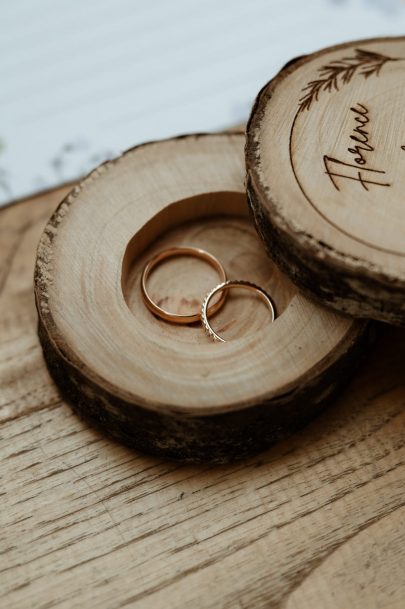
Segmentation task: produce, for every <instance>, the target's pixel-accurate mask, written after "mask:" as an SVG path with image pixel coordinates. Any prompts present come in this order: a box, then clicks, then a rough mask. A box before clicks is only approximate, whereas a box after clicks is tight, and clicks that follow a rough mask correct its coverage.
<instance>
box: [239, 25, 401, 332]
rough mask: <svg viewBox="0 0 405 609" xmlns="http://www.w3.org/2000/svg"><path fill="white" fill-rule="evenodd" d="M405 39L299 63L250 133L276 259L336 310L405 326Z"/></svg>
mask: <svg viewBox="0 0 405 609" xmlns="http://www.w3.org/2000/svg"><path fill="white" fill-rule="evenodd" d="M404 85H405V38H403V37H401V38H380V39H373V40H362V41H355V42H350V43H346V44H343V45H339V46H335V47H331V48H327V49H323V50H322V51H319V52H318V53H314V54H312V55H308V56H307V57H302V58H299V59H298V60H296V61H293V62H290V63H289V64H287V66H286V67H285V68H284V69H283V70H281V72H279V74H277V76H276V77H275V78H274V79H273V80H272V81H270V82H269V83H268V84H267V85H266V86H265V87H264V88H263V89H262V91H261V92H260V94H259V96H258V98H257V100H256V104H255V106H254V108H253V111H252V114H251V118H250V122H249V125H248V130H247V145H246V163H247V190H248V196H249V201H250V204H251V208H252V210H253V213H254V216H255V218H256V223H257V225H258V228H259V231H260V232H261V234H262V237H263V239H264V241H265V242H266V243H267V245H268V252H269V254H270V256H271V257H272V258H273V260H275V261H276V262H277V264H278V265H279V266H280V267H281V268H282V269H283V271H284V272H285V273H286V274H287V275H288V276H289V277H290V278H291V279H292V280H293V281H294V282H295V283H296V285H297V286H299V287H300V289H302V290H303V291H305V293H307V294H308V295H310V296H311V297H313V298H316V299H317V300H318V301H319V302H321V303H322V304H326V305H328V306H330V307H333V308H335V309H336V310H338V311H343V312H345V313H348V314H350V315H352V316H356V317H363V318H366V317H368V318H372V319H377V320H382V321H386V322H389V323H393V324H398V325H405V205H404V201H403V197H404V191H405V110H404V108H405V104H404Z"/></svg>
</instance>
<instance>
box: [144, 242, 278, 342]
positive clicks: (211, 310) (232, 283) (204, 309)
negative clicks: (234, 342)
mask: <svg viewBox="0 0 405 609" xmlns="http://www.w3.org/2000/svg"><path fill="white" fill-rule="evenodd" d="M175 256H193V257H195V258H200V259H201V260H204V261H205V262H207V263H208V264H210V265H211V266H212V267H213V268H214V269H215V270H216V271H217V273H218V275H219V277H220V280H221V282H220V283H219V284H218V285H217V286H216V287H215V288H214V289H213V290H211V291H210V292H209V293H208V294H207V295H206V297H205V298H204V300H203V301H202V304H201V311H198V312H196V313H192V314H189V315H185V314H179V313H171V312H170V311H166V309H163V308H162V307H160V306H159V305H158V304H157V303H156V302H155V301H154V300H152V298H151V297H150V295H149V293H148V290H147V281H148V278H149V276H150V274H151V272H152V271H153V269H155V268H156V267H157V266H158V265H159V264H160V263H161V262H163V260H167V259H168V258H173V257H175ZM231 288H243V289H246V290H250V291H253V292H256V293H257V294H258V295H259V296H260V297H261V298H262V300H263V301H264V302H265V304H266V305H267V306H268V308H269V310H270V313H271V321H272V322H273V321H274V319H275V317H276V312H275V307H274V305H273V301H272V299H271V298H270V296H269V294H267V292H266V291H265V290H264V289H263V288H261V287H260V286H258V285H256V284H254V283H252V282H250V281H244V280H240V279H237V280H228V279H227V277H226V273H225V269H224V267H223V266H222V264H221V263H220V261H219V260H218V259H217V258H216V257H215V256H213V255H212V254H210V253H209V252H207V251H205V250H203V249H200V248H198V247H172V248H170V249H167V250H164V251H162V252H159V254H157V255H156V256H154V257H153V258H152V259H151V260H149V262H148V263H147V264H146V266H145V268H144V270H143V273H142V277H141V292H142V296H143V300H144V302H145V304H146V306H147V307H148V309H149V310H150V311H152V313H154V314H155V315H157V317H160V318H161V319H164V320H165V321H168V322H170V323H176V324H191V323H194V322H196V321H201V322H202V325H203V327H204V329H205V331H206V333H207V335H208V336H209V337H210V338H212V339H213V340H214V341H220V342H225V339H223V338H222V337H221V336H219V334H217V333H216V332H215V331H214V330H213V328H212V326H211V325H210V323H209V321H208V318H209V317H211V316H212V315H215V313H217V312H218V311H219V310H220V309H221V308H222V307H223V306H224V304H225V301H226V298H227V295H228V291H229V290H230V289H231ZM217 294H218V295H219V298H218V300H217V301H216V302H215V303H213V304H212V305H210V302H211V301H212V299H213V298H214V297H215V296H216V295H217Z"/></svg>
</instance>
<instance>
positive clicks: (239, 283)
mask: <svg viewBox="0 0 405 609" xmlns="http://www.w3.org/2000/svg"><path fill="white" fill-rule="evenodd" d="M230 288H243V289H246V290H250V291H251V292H257V293H258V294H259V296H260V297H261V298H262V300H264V302H265V303H266V304H267V306H268V307H269V309H270V312H271V321H272V322H273V321H274V320H275V318H276V310H275V307H274V304H273V301H272V299H271V298H270V296H269V295H268V294H267V292H266V291H265V290H263V288H261V287H260V286H258V285H256V284H255V283H251V282H250V281H243V280H237V279H235V280H229V281H224V282H223V283H220V284H219V285H217V286H216V287H215V288H214V289H213V290H211V292H209V293H208V294H207V296H206V297H205V299H204V301H203V303H202V307H201V321H202V324H203V326H204V330H205V332H206V333H207V334H208V336H209V337H210V338H212V340H214V341H220V342H221V343H225V342H226V341H225V339H224V338H222V337H221V336H219V334H217V333H216V332H215V331H214V330H213V329H212V327H211V326H210V323H209V321H208V315H207V312H208V311H209V309H208V305H209V303H210V300H211V298H213V297H214V296H215V294H218V293H219V292H222V293H223V294H224V293H226V292H227V291H228V290H229V289H230Z"/></svg>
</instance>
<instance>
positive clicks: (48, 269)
mask: <svg viewBox="0 0 405 609" xmlns="http://www.w3.org/2000/svg"><path fill="white" fill-rule="evenodd" d="M243 146H244V136H243V135H242V134H232V135H230V134H222V135H221V134H218V135H205V136H194V135H192V136H187V137H182V138H177V139H173V140H166V141H162V142H154V143H150V144H146V145H143V146H139V147H137V148H135V149H133V150H130V151H128V152H127V153H125V154H124V155H123V156H122V157H120V158H119V159H117V160H115V161H113V162H109V163H107V164H105V165H102V166H101V167H99V168H98V169H96V170H95V171H94V172H93V173H92V174H91V175H90V176H89V177H87V178H86V179H84V180H83V181H82V183H81V184H80V185H79V186H77V187H76V188H74V189H73V190H72V192H71V193H70V194H69V195H68V197H67V198H66V199H65V200H64V201H63V202H62V203H61V205H60V206H59V207H58V209H57V210H56V212H55V213H54V215H53V216H52V218H51V219H50V221H49V223H48V225H47V227H46V229H45V231H44V233H43V235H42V238H41V241H40V244H39V248H38V254H37V263H36V273H35V296H36V304H37V309H38V315H39V336H40V340H41V343H42V346H43V350H44V354H45V358H46V361H47V364H48V367H49V370H50V372H51V374H52V376H53V378H54V379H55V381H56V383H57V384H58V386H59V387H60V389H61V392H62V394H63V395H64V396H65V397H66V398H68V400H69V401H70V402H71V403H72V404H73V405H74V406H75V408H76V409H77V410H78V411H79V412H80V414H82V415H83V416H85V417H86V418H87V419H89V420H90V421H91V422H92V423H93V424H95V425H97V426H99V427H101V428H102V429H103V430H105V431H106V432H108V433H110V434H112V435H113V436H114V437H116V438H117V439H119V440H120V441H122V442H125V443H126V444H129V445H132V446H134V447H137V448H141V449H143V450H145V451H148V452H153V453H157V454H160V455H164V456H167V457H171V458H177V459H183V460H188V461H211V462H223V461H227V460H229V459H232V458H240V457H243V456H245V455H247V454H249V453H251V452H254V451H256V450H259V449H261V448H264V447H266V446H268V445H269V444H271V443H272V442H274V441H275V440H277V439H279V438H280V437H282V436H285V435H286V434H288V433H291V432H292V431H294V430H295V429H297V428H298V427H299V426H300V425H302V424H303V423H304V422H306V421H307V420H308V419H309V418H310V417H311V416H313V415H314V414H315V413H316V412H318V411H319V410H320V409H321V408H322V406H324V405H325V404H326V403H327V401H328V400H329V399H330V398H331V396H332V395H334V394H335V392H336V391H337V389H338V388H339V387H340V386H341V385H342V384H343V383H345V381H346V380H347V378H348V375H349V374H350V372H352V370H353V369H354V366H355V361H356V359H357V356H358V353H359V349H360V348H361V345H362V343H363V341H362V338H363V336H364V324H363V323H361V322H358V321H355V320H353V319H349V318H347V317H344V316H342V315H340V314H337V313H335V312H333V311H330V310H328V309H326V308H325V307H322V306H319V305H317V304H316V303H314V302H312V301H310V300H308V299H307V298H306V297H304V296H303V295H302V294H300V293H299V292H298V291H297V289H296V287H295V286H294V285H293V284H292V283H291V282H290V281H289V279H288V278H287V277H285V275H283V274H282V273H281V272H280V270H279V269H278V267H277V266H276V265H275V264H273V263H271V262H270V263H269V260H268V257H267V256H266V253H265V251H264V248H263V245H262V243H261V241H260V239H259V238H258V236H257V234H256V231H255V229H254V226H253V224H252V222H251V220H250V217H249V215H248V206H247V203H246V195H245V191H244V184H243V180H244V154H243ZM172 246H197V247H200V248H203V249H205V250H207V251H209V252H211V253H212V254H214V255H215V256H216V257H217V258H218V259H219V260H221V262H222V263H223V265H224V267H225V270H226V272H227V275H228V277H229V278H230V279H247V280H250V281H253V282H254V283H256V284H259V285H261V286H262V287H263V288H265V289H266V290H267V291H268V292H269V293H270V294H271V295H272V297H273V299H274V302H275V304H276V308H277V313H278V317H277V319H276V321H275V322H274V323H270V322H269V313H268V311H267V309H266V307H263V309H261V308H260V303H258V302H257V301H256V299H255V298H252V297H250V296H248V297H246V293H241V294H240V296H238V295H237V293H232V295H229V297H228V300H227V302H226V304H225V306H224V308H223V309H222V310H221V312H220V313H218V314H217V315H216V316H215V317H214V318H213V320H212V323H213V325H214V327H215V328H216V329H218V330H219V329H220V332H221V333H223V335H224V337H225V338H227V339H229V340H228V342H226V343H223V344H219V343H214V342H212V341H211V340H210V339H209V338H208V337H207V336H206V335H205V334H204V332H203V330H202V327H201V325H200V324H198V323H197V324H194V325H191V326H184V325H183V326H178V325H177V326H176V325H173V324H169V323H166V322H165V321H162V320H161V319H158V318H156V317H155V316H154V315H153V314H152V313H151V312H150V311H149V310H148V309H147V308H146V307H145V305H144V302H143V301H142V295H141V290H140V276H141V273H142V270H143V268H144V265H145V264H146V262H147V261H148V260H149V259H150V258H151V257H152V256H154V255H155V254H156V253H158V252H160V251H162V250H164V249H166V248H168V247H172ZM218 282H219V280H218V277H217V276H216V273H215V272H214V271H213V270H212V269H211V268H210V267H206V265H204V264H203V263H202V262H201V261H198V260H195V259H191V258H190V259H184V260H177V261H176V260H173V261H168V262H167V263H166V264H163V265H162V266H161V267H160V268H159V269H157V270H156V272H155V274H154V275H153V276H151V278H150V291H151V293H152V295H153V297H154V299H155V300H158V301H159V303H160V304H162V303H164V306H165V308H166V309H169V310H174V311H175V312H179V313H188V312H189V309H190V308H191V309H193V310H194V309H195V308H197V311H198V310H199V306H200V302H201V299H202V298H203V297H204V295H205V294H206V293H207V291H209V290H210V289H211V288H212V287H214V286H215V285H216V284H217V283H218Z"/></svg>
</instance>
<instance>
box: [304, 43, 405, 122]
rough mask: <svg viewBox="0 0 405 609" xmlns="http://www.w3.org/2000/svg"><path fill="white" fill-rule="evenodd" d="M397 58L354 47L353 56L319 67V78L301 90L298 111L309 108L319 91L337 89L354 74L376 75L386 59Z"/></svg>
mask: <svg viewBox="0 0 405 609" xmlns="http://www.w3.org/2000/svg"><path fill="white" fill-rule="evenodd" d="M398 60H399V58H395V57H387V56H386V55H382V54H381V53H376V52H374V51H366V50H364V49H355V54H354V56H352V57H343V59H340V60H336V61H332V62H331V63H328V64H327V65H326V66H323V67H322V68H319V70H318V72H319V78H318V79H317V80H311V81H310V82H309V83H308V84H307V85H306V87H304V88H303V90H302V91H303V93H304V95H303V96H302V97H301V98H300V100H299V108H298V111H299V112H302V111H303V110H309V109H310V107H311V105H312V103H313V102H314V101H318V98H319V95H320V93H322V92H324V91H326V92H328V93H330V92H331V91H338V90H339V88H340V87H341V86H342V85H345V84H347V83H349V82H350V81H351V79H352V78H353V76H354V75H355V74H360V75H362V76H364V78H368V77H369V76H372V75H373V74H374V75H375V76H378V75H379V73H380V71H381V68H382V67H383V66H384V65H385V64H386V63H387V62H388V61H398Z"/></svg>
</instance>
